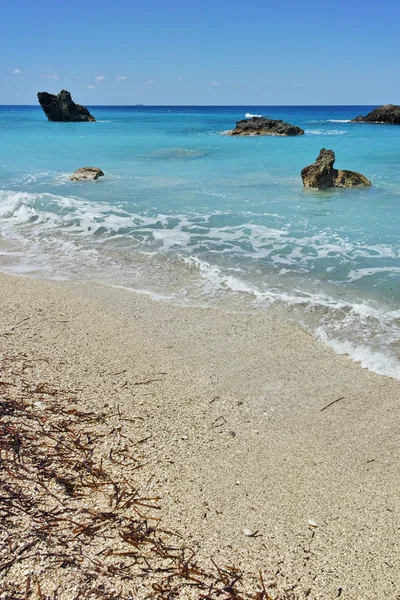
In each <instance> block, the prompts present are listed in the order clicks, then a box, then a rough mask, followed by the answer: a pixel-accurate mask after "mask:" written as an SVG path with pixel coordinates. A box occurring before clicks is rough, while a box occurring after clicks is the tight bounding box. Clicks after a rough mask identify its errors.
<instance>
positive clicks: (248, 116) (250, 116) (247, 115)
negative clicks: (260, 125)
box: [244, 113, 262, 119]
mask: <svg viewBox="0 0 400 600" xmlns="http://www.w3.org/2000/svg"><path fill="white" fill-rule="evenodd" d="M244 116H245V118H246V119H251V118H252V117H262V115H252V114H251V113H246V114H245V115H244Z"/></svg>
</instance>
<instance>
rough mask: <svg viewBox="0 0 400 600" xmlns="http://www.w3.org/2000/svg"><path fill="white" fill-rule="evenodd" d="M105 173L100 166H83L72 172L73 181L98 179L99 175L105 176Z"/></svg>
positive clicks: (71, 178)
mask: <svg viewBox="0 0 400 600" xmlns="http://www.w3.org/2000/svg"><path fill="white" fill-rule="evenodd" d="M103 176H104V173H103V171H102V170H101V169H99V168H98V167H82V168H81V169H77V170H76V171H75V173H72V175H71V177H70V180H71V181H96V179H98V178H99V177H103Z"/></svg>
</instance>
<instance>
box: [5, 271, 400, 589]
mask: <svg viewBox="0 0 400 600" xmlns="http://www.w3.org/2000/svg"><path fill="white" fill-rule="evenodd" d="M0 301H1V306H2V310H1V316H0V330H1V331H2V348H1V353H2V355H3V356H4V355H6V354H7V355H10V354H21V353H25V354H26V355H27V356H32V357H33V356H36V357H42V358H46V359H47V361H48V362H46V360H43V361H41V362H39V363H37V364H36V366H35V367H34V368H33V369H32V372H31V376H32V377H33V378H34V379H36V380H37V381H39V382H40V381H50V382H51V383H52V384H53V385H57V386H60V387H61V388H62V389H65V388H68V389H76V390H78V396H79V401H80V402H81V403H82V405H84V406H86V407H87V408H90V409H91V410H93V411H95V412H100V411H101V410H103V409H104V407H105V406H108V407H110V408H111V409H115V408H116V407H118V410H120V411H121V414H123V415H124V416H125V417H126V418H127V419H132V417H134V422H132V423H131V422H127V430H128V434H129V435H131V436H133V437H135V438H137V437H138V436H139V434H140V435H141V436H142V438H148V439H147V441H146V442H144V445H143V452H144V454H145V455H146V457H147V458H148V464H147V465H146V466H145V467H144V469H143V471H140V477H141V482H142V484H141V485H142V487H143V493H146V494H149V493H150V492H151V493H152V494H158V495H160V496H162V501H161V505H162V518H163V523H165V526H166V527H167V528H171V527H172V528H174V529H176V530H179V531H180V532H181V534H182V536H183V537H184V539H185V540H186V541H188V542H190V543H191V544H194V545H195V547H196V549H197V551H198V555H199V557H201V558H202V559H203V560H205V561H207V560H209V559H210V558H213V560H215V561H216V562H217V563H218V564H221V563H223V564H232V563H234V564H235V565H238V566H239V567H241V568H242V569H243V570H244V571H251V572H254V571H256V570H258V569H262V570H263V571H264V572H268V573H269V574H270V575H271V574H275V578H277V580H278V582H279V586H280V588H282V589H286V588H290V587H291V586H294V588H293V590H294V591H293V593H294V594H297V596H294V597H297V598H305V597H308V596H307V595H309V597H312V598H315V599H321V600H322V599H326V598H334V597H337V596H338V590H340V589H342V592H340V593H341V595H342V597H343V598H345V599H348V600H352V599H353V598H354V599H356V598H357V599H362V600H372V599H374V600H376V599H379V598H393V599H394V598H396V593H398V589H397V588H396V585H397V584H396V581H398V580H399V576H400V565H399V556H400V552H399V543H398V540H397V537H398V536H397V534H396V531H398V529H399V527H400V507H399V502H398V492H399V484H398V481H399V479H400V478H399V472H398V471H399V469H398V464H399V459H400V454H399V448H398V444H397V443H396V439H398V435H399V433H400V431H399V424H398V419H397V412H398V406H399V400H400V386H399V382H398V381H397V380H394V379H391V378H389V377H384V376H381V375H376V374H374V373H372V372H369V371H366V370H365V369H362V368H361V367H360V366H359V365H358V364H357V363H354V362H352V361H351V360H350V359H348V358H347V357H345V356H341V355H338V354H335V353H334V351H333V350H332V349H330V348H329V347H328V346H326V345H324V344H323V343H322V342H318V341H317V340H316V339H315V338H313V337H312V336H311V335H310V334H307V333H306V332H305V331H303V330H301V329H299V328H297V327H295V326H292V325H288V324H284V323H281V322H279V321H277V320H276V319H274V318H270V317H268V316H267V315H265V314H262V313H252V314H240V313H233V312H229V311H225V310H223V309H221V308H214V307H208V308H199V307H186V306H178V305H172V304H168V303H164V302H158V301H154V300H153V299H151V298H148V297H145V296H143V295H142V296H140V295H138V294H132V292H126V291H124V290H121V289H116V288H110V287H107V286H102V285H95V284H76V283H72V282H67V283H66V282H54V281H43V280H38V279H29V278H21V277H18V276H14V275H4V274H0ZM339 398H341V400H340V401H339V400H338V399H339ZM136 419H137V420H136ZM309 520H315V521H316V522H317V523H318V528H317V529H316V530H315V531H310V527H309V525H308V521H309ZM244 528H250V529H252V530H253V531H257V532H258V534H257V537H250V538H248V537H246V536H244V535H243V529H244ZM371 540H373V542H371ZM388 565H390V566H388ZM276 573H278V575H276ZM308 590H311V591H310V592H308Z"/></svg>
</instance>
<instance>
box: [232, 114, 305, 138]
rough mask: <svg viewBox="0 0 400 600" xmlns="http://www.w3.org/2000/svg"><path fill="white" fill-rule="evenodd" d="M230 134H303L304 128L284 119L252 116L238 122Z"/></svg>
mask: <svg viewBox="0 0 400 600" xmlns="http://www.w3.org/2000/svg"><path fill="white" fill-rule="evenodd" d="M228 133H229V135H303V134H304V131H303V129H300V127H297V126H296V125H290V123H285V122H284V121H281V120H279V121H274V120H273V119H266V118H265V117H251V118H250V119H243V121H238V122H237V123H236V127H235V129H232V131H229V132H228Z"/></svg>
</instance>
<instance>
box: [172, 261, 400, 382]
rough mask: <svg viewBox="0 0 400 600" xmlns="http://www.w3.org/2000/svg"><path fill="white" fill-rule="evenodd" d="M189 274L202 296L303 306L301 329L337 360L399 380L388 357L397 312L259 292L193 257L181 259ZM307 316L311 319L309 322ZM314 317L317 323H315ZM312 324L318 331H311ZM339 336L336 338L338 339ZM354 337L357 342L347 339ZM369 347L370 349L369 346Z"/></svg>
mask: <svg viewBox="0 0 400 600" xmlns="http://www.w3.org/2000/svg"><path fill="white" fill-rule="evenodd" d="M181 258H182V261H183V262H184V263H185V264H186V265H187V266H189V267H190V268H191V269H192V268H196V269H197V270H198V272H199V274H200V276H201V278H202V279H203V280H204V292H205V293H206V294H211V295H213V294H216V293H218V292H219V293H220V292H223V291H227V290H229V291H233V292H240V293H245V294H248V295H250V296H251V297H252V298H253V299H254V301H256V302H257V304H259V305H264V306H272V305H275V304H279V305H283V306H286V307H287V308H288V309H289V310H290V309H296V307H299V306H302V307H303V308H304V309H305V313H304V315H305V316H304V317H303V319H302V320H303V324H304V325H305V326H306V327H307V328H308V329H310V330H311V331H313V332H314V333H315V335H316V336H317V338H318V339H320V340H321V341H323V342H324V343H327V344H329V345H330V346H331V347H332V348H333V349H334V350H335V351H336V352H337V353H338V354H348V355H349V357H350V358H351V359H352V360H354V361H356V362H360V364H361V366H362V367H364V368H367V369H369V370H371V371H374V372H375V373H379V374H382V375H387V376H389V377H395V378H398V379H400V360H399V359H398V358H397V357H396V356H394V355H393V354H391V351H390V346H391V343H392V342H393V343H395V342H398V340H399V339H400V310H397V311H386V310H385V309H383V308H382V307H374V306H372V305H369V304H367V303H366V302H353V303H351V302H348V301H345V300H340V299H336V298H333V297H330V296H328V295H326V294H323V293H318V292H315V293H306V292H304V291H303V290H296V289H293V290H292V291H289V290H283V289H278V288H275V289H274V288H271V289H260V288H259V287H258V286H257V285H255V284H253V283H251V284H250V283H248V282H246V281H244V280H243V279H241V278H240V277H237V276H236V275H233V274H232V272H231V270H229V271H230V272H223V271H221V269H220V268H219V267H217V266H216V265H211V264H210V263H208V262H207V261H204V260H201V259H199V258H198V257H193V256H192V257H181ZM307 315H310V316H311V317H313V318H310V319H308V318H307ZM315 315H317V318H315ZM315 320H317V321H319V325H317V326H316V325H313V323H314V322H315ZM378 331H379V332H380V334H381V335H382V341H384V342H385V344H386V345H385V346H384V347H381V348H380V349H379V348H377V347H374V345H373V342H374V341H375V340H374V338H375V337H376V332H378ZM338 334H341V337H340V338H339V337H338ZM354 334H356V335H357V337H358V341H357V342H354V341H351V340H350V339H349V337H350V336H352V335H353V336H354ZM369 342H370V343H369Z"/></svg>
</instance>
